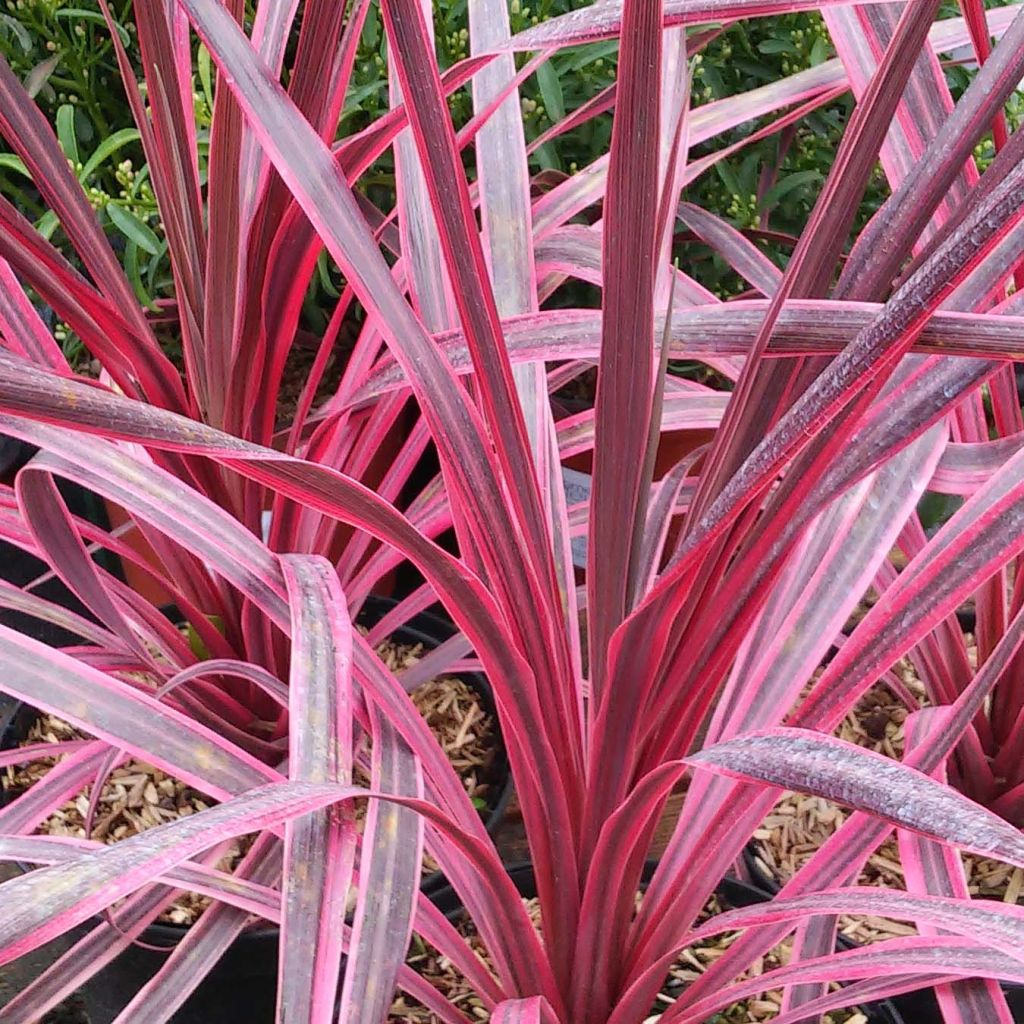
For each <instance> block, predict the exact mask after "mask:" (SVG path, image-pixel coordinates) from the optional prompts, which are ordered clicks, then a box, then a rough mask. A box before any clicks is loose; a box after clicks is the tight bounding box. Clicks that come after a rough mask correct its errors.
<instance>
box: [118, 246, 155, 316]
mask: <svg viewBox="0 0 1024 1024" xmlns="http://www.w3.org/2000/svg"><path fill="white" fill-rule="evenodd" d="M124 272H125V275H126V276H127V278H128V280H129V281H131V283H132V288H134V289H135V295H136V297H137V298H138V300H139V302H140V303H141V304H142V305H143V306H146V307H148V308H150V309H152V308H153V306H154V302H153V297H152V296H151V295H150V294H149V292H148V291H147V290H146V286H145V285H144V284H143V283H142V275H141V273H140V272H139V247H138V246H137V245H136V244H135V243H134V242H128V243H127V244H126V245H125V247H124Z"/></svg>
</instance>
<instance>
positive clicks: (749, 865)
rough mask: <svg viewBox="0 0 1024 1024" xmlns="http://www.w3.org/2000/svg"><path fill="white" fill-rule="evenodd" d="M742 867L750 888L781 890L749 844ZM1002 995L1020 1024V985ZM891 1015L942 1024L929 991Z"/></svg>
mask: <svg viewBox="0 0 1024 1024" xmlns="http://www.w3.org/2000/svg"><path fill="white" fill-rule="evenodd" d="M743 859H744V864H745V866H746V869H747V871H748V872H749V874H750V877H751V879H752V880H753V882H754V884H755V885H756V886H757V887H758V888H759V889H762V890H764V891H765V892H767V893H771V894H773V895H774V894H775V893H777V892H778V891H779V889H780V888H781V886H780V885H779V881H778V879H777V878H774V877H773V876H772V875H770V874H769V873H768V872H767V871H765V870H764V868H763V866H762V864H761V861H760V859H759V858H758V856H757V847H756V845H755V844H753V843H751V844H750V845H749V846H748V847H747V848H746V850H745V851H744V854H743ZM837 945H838V947H839V948H840V949H856V948H857V946H858V945H859V943H856V942H854V941H853V940H852V939H849V938H847V937H846V936H845V935H840V936H839V938H838V939H837ZM1002 989H1003V993H1004V995H1005V996H1006V1002H1007V1005H1008V1006H1009V1007H1010V1013H1011V1015H1012V1016H1013V1019H1014V1021H1015V1022H1016V1024H1024V985H1014V984H1012V983H1010V982H1003V983H1002ZM888 1004H889V1005H891V1007H892V1008H893V1010H894V1011H895V1015H896V1016H895V1018H894V1019H895V1021H896V1022H901V1021H902V1022H904V1024H945V1019H944V1018H943V1016H942V1011H941V1010H940V1009H939V1003H938V1000H937V999H936V998H935V992H934V990H933V989H930V988H923V989H918V990H917V991H916V992H905V993H904V994H903V995H900V996H893V997H892V998H891V999H890V1000H888Z"/></svg>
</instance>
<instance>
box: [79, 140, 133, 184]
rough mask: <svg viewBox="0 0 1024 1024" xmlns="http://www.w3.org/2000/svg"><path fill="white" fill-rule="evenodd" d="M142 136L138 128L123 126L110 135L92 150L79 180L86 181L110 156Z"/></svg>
mask: <svg viewBox="0 0 1024 1024" xmlns="http://www.w3.org/2000/svg"><path fill="white" fill-rule="evenodd" d="M139 138H140V136H139V132H138V129H137V128H122V129H121V130H120V131H116V132H114V134H113V135H108V136H107V137H106V138H105V139H104V140H103V141H102V142H101V143H100V144H99V145H98V146H97V147H96V148H95V149H94V150H93V152H92V155H91V156H90V157H89V159H88V160H86V162H85V166H84V167H83V168H82V172H81V173H80V174H79V175H78V180H79V181H81V182H85V181H86V180H87V179H88V177H89V175H90V174H92V173H93V172H94V171H95V170H96V168H97V167H99V166H100V164H102V163H103V162H104V161H105V160H106V159H107V158H108V157H110V156H111V155H113V154H114V153H116V152H117V151H118V150H119V149H121V148H122V147H123V146H127V145H128V144H129V143H131V142H138V140H139Z"/></svg>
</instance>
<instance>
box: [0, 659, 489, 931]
mask: <svg viewBox="0 0 1024 1024" xmlns="http://www.w3.org/2000/svg"><path fill="white" fill-rule="evenodd" d="M378 653H379V654H380V656H381V658H382V660H383V661H384V662H385V664H386V665H388V667H389V668H391V669H392V670H393V671H400V670H401V669H402V668H407V667H408V666H410V665H411V664H413V663H415V662H416V661H417V660H418V659H419V657H420V656H421V654H422V645H415V646H409V645H401V644H394V643H391V642H386V643H384V644H382V645H381V646H380V648H378ZM411 696H412V699H413V702H414V703H415V704H416V706H417V707H418V708H419V709H420V711H421V713H422V714H423V716H424V718H425V719H426V721H427V723H428V725H429V726H430V728H431V729H432V730H433V732H434V734H435V735H436V736H437V737H438V741H439V742H440V743H441V746H442V747H443V749H444V751H445V753H446V754H447V755H448V757H449V759H450V760H451V762H452V764H453V766H454V767H455V770H456V771H457V772H458V773H459V775H460V777H461V778H462V780H463V782H464V784H465V787H466V791H467V793H468V794H469V796H470V797H471V798H472V799H473V801H474V803H475V804H476V805H477V806H478V807H479V808H480V809H481V811H484V810H486V808H487V807H488V806H489V805H490V803H491V801H492V798H493V796H494V794H492V792H491V788H492V787H491V783H490V781H489V779H488V775H487V769H488V768H489V766H490V764H491V762H492V760H493V758H494V756H495V741H496V738H497V730H496V724H495V722H494V721H493V719H492V716H491V715H489V714H488V713H487V712H486V711H485V710H484V709H483V707H482V706H481V702H480V697H479V695H478V694H477V693H476V691H474V690H473V689H472V688H471V687H470V686H469V685H468V684H467V683H466V682H465V681H464V680H462V679H460V678H457V677H440V678H438V679H433V680H430V681H428V682H426V683H424V684H423V685H422V686H420V687H418V688H417V689H416V690H414V691H413V693H412V695H411ZM82 738H83V734H82V733H80V732H79V731H78V730H76V729H75V728H74V727H73V726H71V725H68V724H67V723H66V722H63V721H62V720H60V719H59V718H56V717H55V716H53V715H44V716H42V717H41V718H39V719H38V720H37V721H36V722H35V723H34V724H33V725H32V727H31V729H30V731H29V734H28V736H27V737H26V738H25V740H24V741H23V742H22V745H23V746H29V745H33V744H38V743H62V742H67V741H69V740H78V739H82ZM56 760H57V759H55V758H38V759H36V760H34V761H32V762H30V763H27V764H24V765H16V766H12V767H8V768H6V769H4V776H3V785H4V788H5V789H8V790H10V791H12V792H17V791H20V790H24V789H27V788H29V787H30V786H31V785H32V784H33V783H35V782H38V781H39V780H40V779H41V778H43V777H44V776H45V775H46V773H47V772H48V771H49V770H50V768H51V767H52V766H53V765H54V764H55V763H56ZM362 781H363V783H364V784H365V783H366V782H368V776H366V774H365V773H363V777H362ZM89 799H90V792H89V789H86V790H85V791H83V792H82V793H80V794H79V795H78V796H76V797H75V798H74V799H72V800H69V801H68V802H67V803H66V804H64V805H63V806H62V807H60V808H59V809H58V810H56V811H55V812H54V813H53V814H51V815H50V816H49V818H48V819H47V820H46V821H45V822H43V823H42V824H41V825H40V827H39V828H38V829H37V830H36V832H37V834H41V835H53V836H69V837H74V838H79V839H84V838H86V828H85V825H86V818H87V815H88V810H89ZM211 802H212V801H210V800H209V798H207V797H205V796H204V795H203V794H201V793H198V792H196V791H195V790H194V789H192V788H190V787H189V786H186V785H185V784H184V783H182V782H180V781H179V780H177V779H175V778H173V777H171V776H169V775H167V774H166V773H165V772H162V771H160V769H158V768H156V767H154V766H153V765H149V764H146V763H144V762H142V761H138V760H134V759H133V760H129V761H126V762H125V763H124V764H123V765H121V766H120V767H118V768H115V769H114V770H113V771H112V772H111V773H110V775H109V777H108V778H107V780H106V782H105V783H104V785H103V788H102V789H101V792H100V797H99V801H98V804H97V807H96V812H95V814H94V816H93V819H92V828H91V830H90V832H89V836H88V838H91V839H95V840H98V841H101V842H104V843H107V844H110V843H116V842H118V841H119V840H121V839H126V838H128V837H129V836H132V835H137V834H138V833H140V832H145V831H146V830H147V829H150V828H153V827H154V826H156V825H162V824H164V823H165V822H168V821H173V820H175V819H177V818H182V817H188V816H191V815H192V814H195V813H197V812H198V811H202V810H205V809H207V807H209V806H210V804H211ZM358 816H359V817H363V816H365V803H361V804H360V805H359V811H358ZM250 843H251V839H250V838H249V837H241V838H240V839H237V840H235V841H233V842H231V843H230V844H228V845H227V846H226V847H225V853H224V854H223V856H222V857H221V859H220V860H219V861H218V862H217V864H216V865H215V866H216V867H217V868H219V869H220V870H222V871H233V870H234V869H235V868H236V867H237V866H238V863H239V862H240V860H241V859H242V857H243V856H244V854H245V851H246V850H247V849H248V847H249V845H250ZM436 870H437V864H436V862H434V861H433V860H432V859H431V858H430V857H429V856H425V857H424V866H423V871H424V874H425V875H426V874H430V873H431V872H433V871H436ZM209 902H210V900H209V898H208V897H205V896H200V895H199V894H197V893H188V892H186V893H182V894H181V895H180V896H179V897H178V898H177V899H176V900H175V902H174V903H173V904H172V905H171V906H170V907H168V909H167V910H166V911H165V912H164V913H163V914H162V915H161V916H160V920H161V921H163V922H165V923H169V924H176V925H182V926H188V925H191V924H194V923H195V921H196V919H197V918H198V917H199V915H200V914H201V913H202V912H203V910H204V909H205V908H206V907H207V906H208V905H209Z"/></svg>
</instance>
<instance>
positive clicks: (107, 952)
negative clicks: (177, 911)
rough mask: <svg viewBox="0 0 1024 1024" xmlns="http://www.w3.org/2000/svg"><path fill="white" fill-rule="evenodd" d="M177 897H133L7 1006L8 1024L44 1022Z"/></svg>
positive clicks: (149, 892)
mask: <svg viewBox="0 0 1024 1024" xmlns="http://www.w3.org/2000/svg"><path fill="white" fill-rule="evenodd" d="M178 895H179V892H178V891H176V890H174V889H170V888H168V887H166V886H163V885H153V886H148V887H147V888H145V889H143V890H141V891H140V892H138V893H136V894H135V895H133V896H130V897H129V898H128V899H127V900H126V901H125V902H124V903H123V904H122V905H121V906H120V907H118V908H117V909H116V910H115V911H113V912H112V917H113V920H112V921H103V922H102V923H101V924H98V925H97V926H96V927H95V928H93V930H92V931H91V932H89V933H88V934H87V935H86V936H85V937H84V938H82V939H80V940H79V941H78V942H76V943H75V944H74V945H73V946H72V947H71V948H70V949H69V950H68V951H67V952H66V953H64V954H63V955H62V956H60V957H58V959H57V960H56V961H55V962H54V963H53V964H51V965H50V966H49V967H48V968H47V969H46V970H44V971H43V972H42V974H40V975H39V976H38V977H36V978H34V979H33V980H32V981H30V982H29V983H28V984H27V985H25V986H24V987H23V988H22V989H20V991H18V992H17V993H16V994H15V995H14V997H13V998H12V999H11V1000H10V1001H9V1002H7V1003H5V1004H4V1020H5V1022H6V1024H35V1022H36V1021H39V1020H43V1019H45V1016H46V1014H47V1013H48V1011H50V1010H51V1009H53V1007H54V1006H55V1005H56V1004H57V1003H59V1002H60V1001H61V1000H62V999H65V998H66V997H68V996H70V995H72V994H73V993H74V992H75V991H76V990H77V989H79V988H80V987H81V986H82V984H83V983H84V982H85V981H87V980H88V979H89V978H91V977H93V976H94V975H95V974H97V973H98V972H99V971H101V970H102V969H103V968H104V967H106V966H107V965H108V964H109V963H111V961H113V960H114V959H115V958H116V957H117V956H118V955H119V954H120V953H121V952H123V951H124V950H125V949H126V948H127V947H128V946H130V944H131V943H132V941H133V940H134V939H137V938H138V937H139V935H140V934H141V933H142V931H143V929H145V928H146V926H147V925H148V924H151V923H152V921H153V920H154V918H155V917H156V916H157V915H158V914H159V913H160V912H161V911H163V910H165V909H167V908H168V906H169V905H170V903H171V901H172V900H173V899H174V898H175V897H176V896H178Z"/></svg>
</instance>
